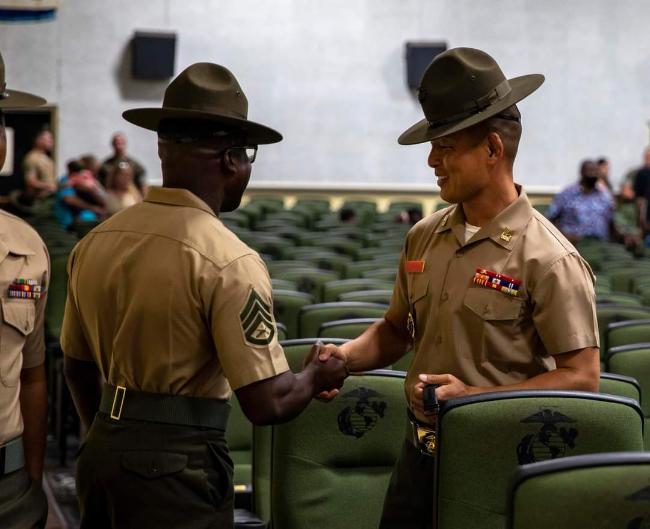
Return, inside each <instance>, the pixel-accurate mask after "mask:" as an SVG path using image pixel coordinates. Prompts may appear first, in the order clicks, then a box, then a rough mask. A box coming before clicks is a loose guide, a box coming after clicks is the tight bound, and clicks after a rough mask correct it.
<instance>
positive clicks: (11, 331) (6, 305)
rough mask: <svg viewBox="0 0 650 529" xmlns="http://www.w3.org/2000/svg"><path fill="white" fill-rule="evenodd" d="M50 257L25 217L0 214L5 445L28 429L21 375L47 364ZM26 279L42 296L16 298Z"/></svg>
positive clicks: (0, 398)
mask: <svg viewBox="0 0 650 529" xmlns="http://www.w3.org/2000/svg"><path fill="white" fill-rule="evenodd" d="M48 276H49V257H48V254H47V249H46V248H45V244H43V241H42V240H41V238H40V237H39V236H38V234H37V233H36V232H35V231H34V230H33V229H32V228H31V227H29V226H28V225H27V224H26V223H25V222H24V221H22V220H21V219H19V218H17V217H14V216H13V215H9V214H8V213H5V212H4V211H0V304H1V306H2V322H1V325H0V445H2V444H4V443H6V442H7V441H10V440H11V439H13V438H15V437H18V436H19V435H20V434H21V433H22V431H23V420H22V415H21V413H20V400H19V397H20V372H21V371H22V370H23V369H28V368H32V367H37V366H39V365H41V364H42V363H43V362H44V361H45V335H44V331H43V325H44V320H45V298H46V295H45V294H44V292H46V291H47V286H48V285H47V282H48V279H47V278H48ZM21 279H24V280H26V281H29V280H32V282H35V283H36V285H33V286H40V287H41V294H42V295H41V297H40V298H39V299H35V298H16V297H12V296H10V295H9V291H10V286H11V285H12V284H16V283H18V282H19V281H20V280H21Z"/></svg>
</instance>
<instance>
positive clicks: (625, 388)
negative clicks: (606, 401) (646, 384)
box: [598, 373, 643, 409]
mask: <svg viewBox="0 0 650 529" xmlns="http://www.w3.org/2000/svg"><path fill="white" fill-rule="evenodd" d="M598 392H599V393H603V394H605V395H614V396H615V397H626V398H628V399H632V400H635V401H637V402H638V403H639V404H641V386H640V385H639V382H638V381H637V379H636V378H634V377H628V376H625V375H618V374H615V373H601V374H600V389H599V390H598ZM641 409H643V406H642V407H641Z"/></svg>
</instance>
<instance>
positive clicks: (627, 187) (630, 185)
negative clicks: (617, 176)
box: [620, 147, 650, 201]
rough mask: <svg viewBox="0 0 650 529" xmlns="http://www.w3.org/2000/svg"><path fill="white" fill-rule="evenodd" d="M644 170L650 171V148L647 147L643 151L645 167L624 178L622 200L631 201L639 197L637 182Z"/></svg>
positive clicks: (634, 170)
mask: <svg viewBox="0 0 650 529" xmlns="http://www.w3.org/2000/svg"><path fill="white" fill-rule="evenodd" d="M642 169H650V147H646V148H645V150H644V151H643V165H641V166H640V167H635V168H634V169H631V170H630V171H628V172H627V173H626V174H625V176H624V177H623V182H622V184H621V193H620V197H621V199H623V200H627V201H630V200H634V199H635V198H636V197H637V196H638V195H637V193H636V191H635V182H636V177H637V175H638V174H639V171H641V170H642Z"/></svg>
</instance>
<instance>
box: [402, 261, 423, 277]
mask: <svg viewBox="0 0 650 529" xmlns="http://www.w3.org/2000/svg"><path fill="white" fill-rule="evenodd" d="M422 272H424V261H406V273H407V274H421V273H422Z"/></svg>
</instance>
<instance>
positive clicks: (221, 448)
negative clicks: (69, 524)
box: [77, 413, 234, 529]
mask: <svg viewBox="0 0 650 529" xmlns="http://www.w3.org/2000/svg"><path fill="white" fill-rule="evenodd" d="M232 473H233V465H232V461H231V460H230V457H229V456H228V448H227V445H226V441H225V439H224V432H222V431H220V430H212V429H199V428H191V427H186V426H173V425H166V424H154V423H148V422H142V421H128V420H121V421H113V420H111V419H110V418H109V417H108V416H107V415H106V414H103V413H98V414H97V416H96V417H95V420H94V421H93V424H92V426H91V427H90V430H89V432H88V436H87V438H86V441H85V443H84V444H83V445H82V447H81V449H80V453H79V458H78V460H77V493H78V495H79V506H80V511H81V529H91V528H92V529H109V528H110V529H147V528H152V529H153V528H156V529H167V528H169V529H171V528H174V529H184V528H188V529H190V528H191V529H208V528H210V529H212V528H215V529H217V528H218V529H232V527H233V525H234V522H233V498H234V491H233V484H232Z"/></svg>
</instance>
